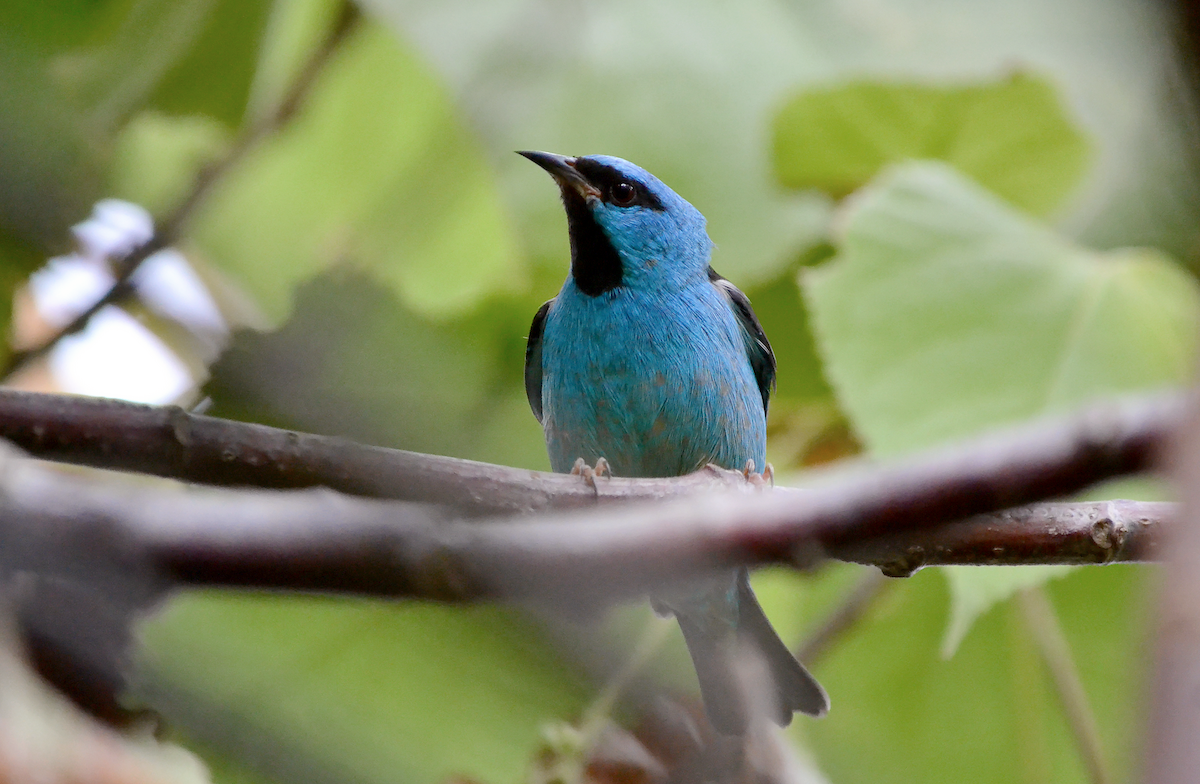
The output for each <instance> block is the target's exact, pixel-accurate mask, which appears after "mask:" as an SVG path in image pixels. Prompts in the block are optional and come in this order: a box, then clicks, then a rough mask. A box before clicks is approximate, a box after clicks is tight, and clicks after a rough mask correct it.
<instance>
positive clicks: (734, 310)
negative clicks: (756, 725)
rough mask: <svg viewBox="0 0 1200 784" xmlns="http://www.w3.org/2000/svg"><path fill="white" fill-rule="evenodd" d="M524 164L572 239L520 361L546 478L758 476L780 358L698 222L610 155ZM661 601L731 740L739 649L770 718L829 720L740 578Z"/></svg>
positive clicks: (738, 726)
mask: <svg viewBox="0 0 1200 784" xmlns="http://www.w3.org/2000/svg"><path fill="white" fill-rule="evenodd" d="M522 155H525V156H526V157H528V158H530V159H531V160H533V161H534V162H535V163H537V164H539V165H540V166H542V167H543V168H544V169H546V170H547V171H548V172H549V173H550V174H551V175H552V176H554V178H555V179H556V180H557V181H558V183H559V186H560V190H561V191H562V197H563V204H564V206H565V208H566V211H567V220H568V228H569V232H570V239H571V274H570V275H569V276H568V277H567V280H566V282H565V283H564V284H563V287H562V290H561V291H560V292H559V294H558V296H557V297H555V298H554V299H552V300H550V301H549V302H547V303H546V304H545V305H544V306H543V307H542V309H541V310H539V311H538V314H537V316H535V318H534V322H533V327H532V328H531V330H530V338H529V346H528V349H527V351H526V364H525V384H526V391H527V393H528V394H529V402H530V405H531V407H532V408H533V411H534V414H535V415H537V417H538V419H539V420H540V421H541V423H542V426H543V428H544V430H545V433H546V445H547V448H548V450H549V452H550V464H551V466H552V467H553V469H554V470H555V471H569V470H570V469H571V468H572V466H573V465H574V464H575V462H576V460H577V459H578V458H583V459H584V460H586V461H587V462H589V463H595V462H596V461H597V460H598V459H599V458H601V457H603V458H605V459H606V460H607V461H608V463H609V465H610V467H611V470H612V471H613V473H614V474H616V475H620V476H642V477H652V476H678V475H682V474H686V473H690V472H692V471H695V470H697V469H699V468H702V467H703V466H705V465H707V464H709V463H715V464H717V465H719V466H723V467H726V468H736V469H741V468H742V467H744V466H745V465H746V463H747V461H753V463H754V465H755V466H757V467H758V468H759V469H760V470H761V469H762V468H763V467H764V466H765V465H766V454H765V450H766V409H767V404H768V401H769V396H770V390H771V387H772V384H773V383H774V375H775V359H774V355H773V354H772V353H771V348H770V344H769V343H768V342H767V339H766V336H765V335H764V334H763V332H762V327H761V326H760V325H759V323H758V319H757V318H756V317H755V316H754V312H753V310H752V309H751V307H750V302H749V300H748V299H747V298H746V296H745V295H744V294H742V292H740V291H738V290H737V288H735V287H734V286H733V285H732V284H731V283H729V282H728V281H726V280H724V279H723V278H721V277H720V276H719V275H717V274H716V273H715V272H713V271H712V268H711V267H710V266H709V259H710V256H711V251H712V242H711V240H709V238H708V234H707V232H706V230H705V220H704V216H703V215H701V214H700V212H699V211H698V210H696V209H695V208H694V207H693V206H692V205H691V204H689V203H688V202H687V201H685V200H684V199H682V198H681V197H680V196H678V195H677V194H676V193H675V192H674V191H672V190H671V189H670V188H668V187H667V186H666V185H664V184H663V183H662V182H660V181H659V180H658V179H657V178H656V177H654V176H653V175H651V174H650V173H649V172H646V171H645V170H643V169H641V168H639V167H637V166H635V165H633V164H631V163H629V162H628V161H624V160H622V159H620V158H614V157H611V156H600V155H597V156H587V157H580V158H567V157H564V156H559V155H551V154H549V153H533V152H525V153H522ZM659 601H660V603H662V604H665V605H666V606H667V607H668V608H669V609H670V610H671V611H672V612H674V613H675V615H676V617H677V618H678V619H679V623H680V626H681V627H682V628H683V632H684V637H685V639H686V641H687V643H688V648H689V650H690V651H691V653H692V658H693V661H694V662H695V665H696V671H697V675H698V677H699V680H700V687H701V691H702V694H703V696H704V701H705V706H706V708H707V712H708V714H709V718H710V720H711V721H712V723H713V725H714V726H715V727H716V728H717V729H719V730H721V731H722V732H726V733H729V734H739V733H741V732H743V731H744V730H745V727H746V725H747V722H748V718H749V716H748V709H747V706H746V700H745V699H744V698H743V695H741V694H740V692H739V690H738V689H736V688H735V685H734V684H735V679H734V673H733V671H732V669H731V668H732V662H733V657H734V655H735V653H736V650H737V647H738V645H739V643H744V642H750V643H752V644H754V645H755V646H757V648H758V650H759V652H760V653H761V654H762V655H763V656H764V658H765V660H766V662H767V664H768V669H769V670H770V672H771V675H772V676H773V680H774V687H775V691H776V692H777V694H778V699H777V701H776V702H777V705H776V706H775V710H772V711H770V712H769V715H771V716H772V718H774V719H775V720H776V721H777V722H779V723H782V724H786V723H787V722H788V721H790V720H791V714H792V711H793V710H802V711H804V712H806V713H810V714H814V715H821V714H823V713H824V712H825V711H826V710H827V709H828V699H827V698H826V696H825V693H824V691H823V690H822V689H821V687H820V686H819V685H818V684H817V683H816V681H815V680H813V679H812V676H810V675H809V674H808V672H807V671H805V670H804V668H803V667H802V666H801V665H800V664H799V663H798V662H797V661H796V660H795V659H794V658H793V657H792V655H791V654H790V653H789V652H788V650H787V648H786V647H785V646H784V645H783V643H782V642H781V641H780V640H779V637H778V636H777V635H776V634H775V631H774V630H773V629H772V628H771V626H770V624H769V622H768V621H767V620H766V617H765V616H764V615H763V614H762V610H761V608H759V606H758V602H757V600H756V599H755V598H754V594H753V593H752V592H751V591H750V586H749V582H748V579H747V575H746V573H745V570H741V571H740V572H738V573H736V574H732V575H730V576H729V577H727V578H721V579H716V580H714V581H712V582H711V583H710V584H708V585H706V586H703V587H701V588H699V589H698V590H693V591H691V592H690V593H688V594H687V595H684V596H672V597H659Z"/></svg>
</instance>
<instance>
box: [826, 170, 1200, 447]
mask: <svg viewBox="0 0 1200 784" xmlns="http://www.w3.org/2000/svg"><path fill="white" fill-rule="evenodd" d="M853 202H854V203H853V204H852V206H851V207H850V208H849V211H848V213H847V214H846V215H844V216H843V218H844V231H843V233H842V237H841V239H840V241H839V253H838V255H837V257H836V258H835V259H834V260H833V261H832V262H830V263H829V264H827V265H825V266H824V267H821V268H818V269H813V270H806V271H805V274H804V276H803V284H804V289H805V294H806V297H807V300H808V303H809V308H810V311H811V314H812V318H813V325H814V331H815V333H816V336H817V343H818V346H819V348H820V351H821V354H822V356H823V357H824V359H825V368H826V372H827V374H828V377H829V379H830V380H831V382H832V384H833V386H834V389H835V390H836V392H837V395H838V399H839V400H840V402H841V404H842V406H843V408H844V409H845V411H846V413H847V414H848V415H849V416H850V418H851V420H852V423H853V425H854V427H855V429H856V430H857V432H858V433H859V435H860V436H861V437H862V438H863V440H864V442H865V443H866V444H867V445H868V446H869V448H870V449H871V451H872V452H874V453H875V454H876V455H880V456H886V455H894V454H897V453H900V452H906V451H910V450H913V449H919V448H922V447H926V446H930V445H933V444H936V443H939V442H941V441H945V440H947V439H952V438H961V437H964V436H967V435H970V434H972V433H975V432H977V431H979V430H982V429H985V428H989V427H996V426H999V425H1003V424H1007V423H1012V422H1017V421H1021V420H1024V419H1028V418H1030V417H1033V416H1037V415H1039V414H1044V413H1046V412H1050V411H1057V410H1063V409H1067V408H1071V407H1073V406H1076V405H1078V404H1080V403H1081V402H1083V401H1085V400H1087V399H1089V398H1092V397H1096V396H1099V395H1106V394H1114V393H1121V392H1127V391H1131V390H1137V389H1146V388H1151V387H1158V386H1163V385H1168V384H1178V383H1182V382H1183V381H1185V380H1186V379H1188V378H1189V377H1190V373H1191V368H1192V364H1193V358H1194V355H1195V352H1194V346H1195V339H1196V332H1197V328H1198V326H1200V299H1198V296H1197V287H1196V283H1195V281H1194V280H1193V279H1192V278H1191V277H1190V276H1188V275H1187V274H1185V273H1184V272H1183V271H1182V270H1180V269H1179V268H1178V267H1177V266H1175V265H1174V264H1173V263H1172V262H1171V261H1170V260H1169V259H1167V258H1165V257H1163V256H1161V255H1160V254H1158V253H1155V252H1153V251H1149V250H1122V251H1114V252H1111V253H1096V252H1092V251H1088V250H1086V249H1083V248H1080V247H1078V246H1075V245H1073V244H1071V243H1069V242H1068V241H1066V240H1064V239H1062V238H1060V237H1058V236H1056V235H1055V234H1054V233H1052V232H1051V231H1049V230H1047V229H1045V228H1044V227H1042V226H1040V225H1038V224H1037V223H1035V222H1034V221H1032V220H1031V219H1029V218H1026V217H1024V216H1023V215H1021V214H1019V213H1017V212H1016V211H1014V210H1013V209H1012V208H1010V207H1008V206H1006V205H1005V204H1004V203H1003V202H1002V201H1000V200H999V199H998V198H997V197H995V196H994V195H992V194H990V193H988V192H987V191H984V190H983V189H981V188H980V187H979V186H978V185H976V184H974V183H972V182H971V181H969V180H967V179H966V178H964V177H963V176H962V175H960V174H958V173H956V172H955V171H954V170H952V169H950V168H949V167H947V166H945V165H943V164H938V163H909V164H905V165H901V166H899V167H897V168H895V169H893V170H891V171H889V172H887V173H886V174H884V175H883V176H881V177H880V179H879V181H878V182H876V183H874V184H872V185H871V186H869V187H868V188H866V189H865V190H864V191H863V192H862V193H861V194H858V195H856V196H855V197H854V199H853Z"/></svg>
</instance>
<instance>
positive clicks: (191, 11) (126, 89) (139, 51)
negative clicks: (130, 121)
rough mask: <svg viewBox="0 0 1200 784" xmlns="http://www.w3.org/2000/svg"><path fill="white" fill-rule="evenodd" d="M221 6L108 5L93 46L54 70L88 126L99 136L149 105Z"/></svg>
mask: <svg viewBox="0 0 1200 784" xmlns="http://www.w3.org/2000/svg"><path fill="white" fill-rule="evenodd" d="M216 4H217V2H216V0H139V1H138V2H130V3H109V4H107V6H106V10H107V13H106V18H104V19H102V20H99V23H98V24H97V28H96V31H95V33H94V34H93V36H92V40H91V41H90V44H91V45H90V46H87V47H85V48H82V49H79V50H76V51H72V52H70V53H64V54H63V55H62V56H60V57H59V58H58V61H57V62H56V64H55V70H56V73H57V74H58V76H59V77H60V78H61V79H62V81H63V83H64V84H66V85H68V86H69V88H70V89H71V91H72V93H74V95H75V96H76V99H77V100H78V101H79V102H80V103H81V104H82V105H84V106H86V107H87V114H86V119H85V120H84V123H85V124H86V127H87V128H88V130H89V131H90V132H92V133H96V134H98V135H100V136H107V135H108V134H110V133H112V132H113V131H115V130H116V129H117V128H118V127H119V126H120V124H121V123H122V122H123V121H124V120H125V118H127V117H128V116H129V115H130V114H131V113H132V112H133V111H134V110H136V109H137V108H138V107H140V106H142V105H144V103H145V102H146V100H147V99H148V98H149V97H150V95H151V94H152V93H153V92H154V90H155V88H156V87H157V86H158V84H159V82H160V81H161V80H162V78H163V77H164V76H165V75H166V74H167V73H168V72H169V71H170V70H171V69H172V68H173V67H174V66H175V65H176V64H177V63H179V62H180V61H181V60H182V59H183V58H184V57H185V56H186V55H187V53H188V51H189V50H190V49H191V48H192V46H193V45H194V44H195V42H196V40H197V38H198V36H199V34H200V33H201V32H202V31H203V30H204V29H205V27H206V26H207V23H208V20H209V16H210V14H211V13H212V12H213V9H214V8H215V7H216Z"/></svg>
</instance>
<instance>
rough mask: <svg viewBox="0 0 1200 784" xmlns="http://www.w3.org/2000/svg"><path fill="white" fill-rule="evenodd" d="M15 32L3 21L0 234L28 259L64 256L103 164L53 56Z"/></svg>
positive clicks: (0, 38)
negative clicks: (54, 73)
mask: <svg viewBox="0 0 1200 784" xmlns="http://www.w3.org/2000/svg"><path fill="white" fill-rule="evenodd" d="M10 5H21V6H23V5H26V4H23V3H18V4H10ZM30 5H37V4H30ZM47 17H51V18H52V17H53V15H52V14H47ZM0 19H2V18H0ZM43 21H49V20H43ZM35 26H36V25H35ZM10 31H11V28H9V29H6V28H5V26H4V24H3V22H2V21H0V73H2V74H3V75H4V77H3V78H2V79H0V171H2V172H3V173H4V174H3V176H0V233H3V234H5V235H7V236H8V237H10V238H11V241H12V242H14V243H16V242H19V243H21V244H23V245H25V246H26V248H27V249H28V250H30V251H35V250H42V251H45V250H48V249H50V248H55V249H57V250H64V249H66V248H67V247H68V246H69V244H70V239H69V237H67V235H66V229H67V227H68V226H70V225H71V224H72V223H73V222H75V221H76V220H79V219H81V218H82V217H84V216H86V215H87V213H88V209H89V207H90V205H91V202H92V201H93V200H94V199H96V198H97V196H98V195H99V193H100V169H101V156H100V155H99V154H98V152H97V150H96V149H95V147H94V146H93V145H92V144H90V143H89V142H90V140H89V139H88V138H87V137H86V135H85V134H84V133H83V131H82V129H81V127H80V125H79V123H78V121H77V117H76V112H77V111H78V109H77V107H76V106H75V105H74V104H73V103H72V101H71V100H69V98H68V97H67V96H66V95H65V94H64V93H63V91H62V90H61V89H60V88H59V86H58V85H57V84H55V83H54V82H53V81H52V80H51V79H50V76H49V63H48V60H49V53H48V52H46V51H44V50H39V49H37V48H35V47H34V46H32V45H31V43H30V41H29V40H26V39H22V38H20V37H17V35H16V34H10ZM17 31H18V33H19V31H20V26H18V27H17Z"/></svg>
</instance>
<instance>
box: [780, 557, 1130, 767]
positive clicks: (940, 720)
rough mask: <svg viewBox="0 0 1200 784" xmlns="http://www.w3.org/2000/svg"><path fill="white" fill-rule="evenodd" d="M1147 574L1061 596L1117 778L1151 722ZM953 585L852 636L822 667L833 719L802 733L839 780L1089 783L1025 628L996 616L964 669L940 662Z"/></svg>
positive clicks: (959, 660) (1100, 578) (912, 583)
mask: <svg viewBox="0 0 1200 784" xmlns="http://www.w3.org/2000/svg"><path fill="white" fill-rule="evenodd" d="M1147 576H1148V575H1147V573H1146V572H1145V571H1144V570H1141V569H1139V568H1137V567H1127V566H1106V567H1103V568H1089V569H1078V570H1074V571H1072V572H1071V573H1070V574H1069V575H1067V576H1066V577H1064V578H1063V579H1062V580H1058V581H1055V583H1053V585H1052V586H1051V593H1052V595H1053V597H1054V601H1055V605H1056V607H1057V609H1058V611H1059V615H1060V617H1061V618H1062V619H1063V624H1064V627H1065V628H1066V632H1067V636H1068V639H1069V641H1070V643H1071V645H1072V648H1073V649H1074V650H1076V651H1081V652H1085V654H1084V655H1081V656H1079V657H1078V662H1079V665H1080V670H1081V676H1082V678H1083V681H1084V686H1085V688H1086V690H1087V692H1088V695H1089V698H1090V699H1091V702H1092V707H1093V709H1094V711H1095V715H1096V718H1097V723H1098V725H1099V729H1100V733H1101V738H1102V740H1103V742H1104V747H1105V749H1106V751H1108V752H1110V753H1111V757H1110V760H1109V761H1110V763H1111V764H1112V766H1113V771H1114V774H1115V775H1114V778H1115V779H1116V780H1118V781H1120V780H1124V779H1126V778H1127V777H1128V775H1129V773H1130V770H1131V765H1132V763H1133V753H1134V751H1135V750H1134V749H1132V748H1131V744H1130V743H1129V728H1130V727H1131V726H1136V725H1137V722H1138V706H1139V704H1140V690H1141V684H1142V682H1143V676H1144V669H1145V661H1146V660H1145V653H1144V646H1143V643H1142V640H1141V637H1142V635H1143V634H1144V633H1145V631H1146V627H1145V624H1146V618H1147V615H1146V612H1145V606H1144V605H1145V600H1144V593H1145V589H1144V587H1143V586H1144V583H1145V579H1146V577H1147ZM944 585H945V583H944V582H943V581H942V580H941V579H940V577H939V576H938V575H937V574H935V573H933V572H932V571H930V570H926V571H923V572H919V573H918V574H917V575H916V576H915V577H912V578H910V579H908V580H906V581H904V583H903V584H902V585H899V586H897V590H893V591H890V592H888V594H887V595H886V596H885V597H884V599H883V600H882V601H881V602H879V603H877V604H876V605H875V606H874V608H873V609H872V611H871V612H870V613H869V614H868V615H867V616H866V617H865V618H864V619H863V620H862V621H860V622H859V623H858V624H857V625H856V626H854V627H853V628H852V629H851V630H850V631H849V632H848V633H847V634H846V635H845V636H843V637H842V638H840V639H839V642H838V646H837V649H836V651H835V653H834V655H831V656H830V657H829V658H828V659H827V660H826V661H824V662H822V663H821V664H820V665H819V666H818V668H817V671H816V675H817V676H818V677H819V678H820V679H821V682H822V683H823V685H824V686H825V687H826V689H828V691H829V693H830V696H831V700H832V703H833V709H832V710H831V711H830V713H829V716H828V718H826V719H824V720H822V721H819V722H810V721H805V720H802V719H801V720H798V721H796V722H794V723H793V733H794V734H797V735H804V736H807V737H808V738H810V739H811V742H812V744H813V745H815V746H816V747H817V748H818V749H819V750H820V759H821V767H822V769H823V770H824V771H825V773H826V774H827V776H828V777H829V780H830V781H871V782H875V784H892V783H893V782H895V783H896V784H899V783H900V782H910V781H912V779H913V771H920V780H921V781H922V782H927V783H928V784H941V783H942V782H946V783H947V784H949V783H950V782H955V783H957V782H963V781H971V782H976V784H992V782H996V783H997V784H999V783H1000V782H1003V783H1004V784H1009V783H1010V782H1014V781H1053V782H1056V784H1073V783H1075V782H1078V783H1079V784H1083V782H1086V781H1088V778H1087V774H1086V771H1085V770H1084V768H1083V766H1082V764H1081V763H1080V760H1079V755H1078V753H1077V751H1076V746H1075V743H1074V740H1073V737H1072V735H1071V733H1070V730H1069V729H1068V728H1067V726H1066V725H1065V722H1064V721H1063V719H1062V715H1061V711H1060V710H1059V706H1058V701H1057V699H1056V697H1055V696H1054V694H1053V693H1052V692H1051V691H1050V688H1049V685H1048V684H1047V682H1046V678H1045V676H1044V674H1043V670H1042V667H1041V664H1040V662H1039V661H1037V659H1036V656H1035V655H1034V654H1033V653H1032V651H1030V650H1029V646H1030V643H1029V641H1028V636H1027V633H1026V632H1025V629H1024V626H1023V625H1022V624H1021V623H1020V622H1019V621H1016V619H1014V618H1011V617H1009V614H1008V613H1007V612H1002V611H1000V610H996V611H993V612H989V613H987V614H985V615H984V616H983V617H982V618H981V619H980V621H979V622H978V623H977V624H976V625H975V628H974V629H973V630H972V632H971V634H970V635H969V636H967V637H966V639H965V640H964V641H963V644H962V647H961V649H960V650H959V651H958V653H957V654H956V655H955V657H954V658H953V659H951V660H949V661H946V660H943V659H941V657H939V656H938V649H939V646H940V642H941V638H942V636H943V626H944V623H943V619H944V618H945V615H946V611H947V596H946V590H945V588H944V587H943V586H944ZM1098 596H1100V597H1104V599H1103V601H1097V600H1096V597H1098ZM964 727H968V728H969V731H964ZM1018 749H1019V750H1020V751H1019V752H1017V751H1015V750H1018ZM981 760H986V761H987V762H986V764H982V763H981Z"/></svg>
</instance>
